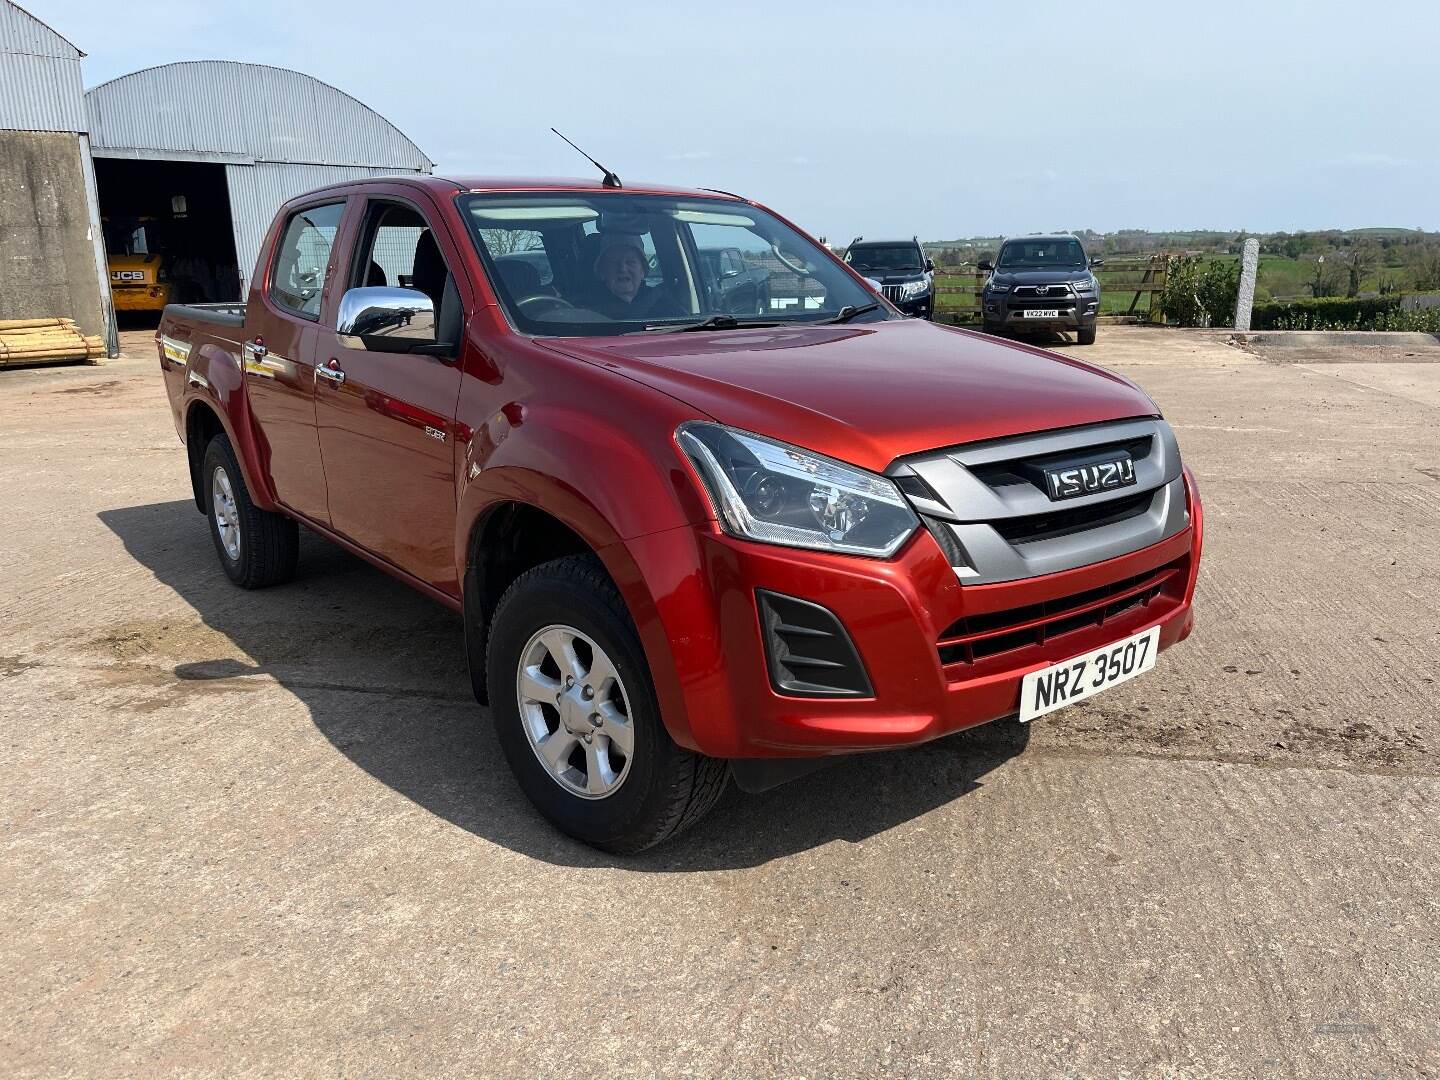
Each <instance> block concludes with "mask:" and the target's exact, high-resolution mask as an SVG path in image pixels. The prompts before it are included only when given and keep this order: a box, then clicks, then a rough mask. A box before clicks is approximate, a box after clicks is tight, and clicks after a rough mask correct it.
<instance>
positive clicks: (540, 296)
mask: <svg viewBox="0 0 1440 1080" xmlns="http://www.w3.org/2000/svg"><path fill="white" fill-rule="evenodd" d="M527 304H528V305H533V304H549V305H551V306H550V307H549V308H547V309H546V310H547V311H553V310H555V309H556V308H573V307H574V306H575V305H574V304H572V303H571V302H570V301H569V300H566V299H565V298H564V297H563V296H550V295H549V294H548V293H536V294H535V295H534V296H522V297H521V298H520V299H519V300H516V301H515V306H516V307H521V308H523V307H525V306H526V305H527ZM529 314H531V315H538V314H540V312H538V311H532V312H529Z"/></svg>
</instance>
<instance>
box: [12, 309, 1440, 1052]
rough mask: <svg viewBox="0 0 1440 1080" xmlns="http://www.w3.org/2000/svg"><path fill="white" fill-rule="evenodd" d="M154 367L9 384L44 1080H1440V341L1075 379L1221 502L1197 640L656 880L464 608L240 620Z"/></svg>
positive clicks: (793, 794) (1110, 360) (1156, 366)
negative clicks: (626, 855) (1105, 386)
mask: <svg viewBox="0 0 1440 1080" xmlns="http://www.w3.org/2000/svg"><path fill="white" fill-rule="evenodd" d="M125 344H126V349H127V352H128V354H129V355H130V356H131V357H134V359H126V360H120V361H113V362H110V363H106V364H104V365H102V366H99V367H59V368H46V369H30V370H5V371H0V523H3V537H4V545H3V557H0V769H3V772H4V776H5V778H6V782H5V783H4V784H3V786H0V848H3V859H0V916H3V919H4V923H5V926H6V933H5V934H4V936H3V938H0V986H3V989H0V1073H3V1074H5V1075H8V1076H105V1077H120V1076H146V1077H152V1076H180V1075H183V1076H221V1075H224V1076H236V1075H253V1076H305V1077H311V1076H319V1075H345V1076H355V1077H369V1076H375V1077H382V1076H383V1077H391V1076H398V1075H426V1076H448V1075H480V1076H539V1075H547V1076H548V1075H574V1074H576V1073H581V1072H583V1073H594V1074H601V1075H613V1076H632V1075H633V1076H653V1075H665V1076H736V1077H753V1076H771V1075H774V1076H787V1077H788V1076H793V1077H802V1076H803V1077H818V1076H925V1077H929V1076H945V1077H949V1076H955V1077H982V1076H983V1077H997V1078H1009V1077H1026V1078H1030V1077H1048V1076H1099V1077H1140V1076H1146V1077H1149V1076H1164V1077H1209V1076H1227V1077H1228V1076H1257V1077H1258V1076H1263V1077H1272V1076H1279V1077H1325V1078H1328V1077H1339V1076H1363V1077H1381V1076H1383V1077H1400V1076H1432V1077H1433V1076H1437V1075H1440V1026H1437V1025H1440V1020H1437V1005H1436V1003H1437V1002H1440V918H1437V916H1440V900H1437V897H1440V888H1437V876H1440V874H1437V869H1440V854H1437V853H1440V824H1437V816H1436V808H1437V802H1440V752H1437V739H1440V735H1437V724H1436V720H1437V718H1440V717H1437V713H1440V709H1437V706H1436V704H1435V702H1436V695H1437V687H1436V685H1435V679H1436V674H1437V667H1440V663H1437V660H1440V618H1437V615H1436V610H1437V607H1440V543H1437V542H1436V540H1435V537H1436V536H1437V534H1440V437H1437V434H1436V432H1437V426H1440V363H1437V360H1440V351H1436V352H1433V353H1432V354H1431V356H1429V357H1427V356H1425V355H1423V354H1422V355H1419V356H1409V355H1407V356H1402V357H1399V358H1394V357H1388V356H1379V355H1372V356H1367V355H1365V354H1364V353H1363V352H1361V353H1357V351H1356V349H1354V348H1353V347H1349V346H1346V347H1343V348H1339V349H1338V350H1331V352H1329V353H1326V352H1325V351H1324V350H1321V351H1320V353H1319V354H1318V355H1312V354H1311V353H1309V352H1307V354H1306V355H1305V357H1304V358H1303V359H1297V358H1295V357H1294V356H1289V355H1286V356H1279V355H1272V354H1267V352H1266V351H1265V350H1256V349H1241V348H1236V347H1234V346H1232V345H1230V344H1228V343H1227V342H1226V340H1225V335H1218V334H1196V333H1183V332H1166V331H1159V330H1148V329H1142V328H1123V327H1103V328H1102V329H1101V333H1100V341H1099V343H1098V344H1097V345H1096V346H1094V347H1093V348H1089V349H1084V350H1080V349H1077V348H1075V347H1073V346H1058V347H1059V348H1061V349H1062V351H1065V352H1066V353H1069V354H1072V355H1083V356H1084V357H1085V358H1087V359H1094V360H1096V361H1098V362H1100V363H1103V364H1106V365H1108V366H1111V367H1114V368H1115V369H1116V370H1119V371H1122V372H1124V373H1126V374H1129V375H1131V376H1132V377H1134V378H1136V379H1137V380H1139V381H1140V382H1141V383H1142V385H1144V386H1145V387H1146V388H1147V389H1148V390H1149V391H1150V392H1151V394H1152V395H1153V396H1154V397H1155V398H1156V400H1157V401H1159V402H1160V404H1161V405H1162V406H1163V408H1164V410H1165V412H1166V415H1167V416H1168V417H1169V418H1170V420H1171V422H1172V423H1173V424H1174V426H1175V429H1176V432H1177V434H1178V435H1179V438H1180V441H1181V445H1182V448H1183V449H1184V451H1185V454H1186V457H1187V460H1188V461H1189V462H1190V464H1191V465H1192V466H1193V467H1194V469H1195V470H1196V472H1197V473H1198V475H1199V480H1200V484H1201V489H1202V492H1203V494H1204V496H1205V499H1206V508H1207V520H1206V525H1207V536H1206V540H1207V547H1206V554H1205V561H1204V565H1203V569H1202V573H1201V584H1200V594H1199V598H1198V601H1197V604H1198V619H1199V625H1198V628H1197V631H1196V633H1195V635H1194V636H1193V637H1192V638H1191V639H1190V640H1189V641H1187V642H1185V643H1184V644H1182V645H1181V646H1179V647H1178V648H1176V649H1174V650H1172V651H1170V652H1167V653H1166V654H1164V655H1163V656H1162V657H1161V659H1160V662H1159V664H1158V666H1157V667H1156V669H1155V671H1154V672H1152V673H1150V674H1149V675H1147V676H1145V677H1143V678H1141V679H1137V680H1135V681H1133V682H1130V683H1128V684H1125V685H1123V686H1120V687H1117V688H1115V689H1114V690H1112V691H1110V692H1108V693H1107V694H1105V695H1102V696H1100V697H1099V698H1097V699H1094V700H1093V701H1091V702H1088V703H1085V704H1083V705H1080V706H1077V707H1074V708H1072V709H1069V710H1065V711H1062V712H1059V713H1056V714H1053V715H1052V716H1049V717H1046V718H1044V719H1043V720H1042V721H1039V722H1037V723H1036V724H1035V725H1034V726H1033V729H1030V730H1028V731H1027V730H1026V729H1019V731H1018V732H1017V731H1016V730H1015V729H1013V728H1011V729H998V728H997V729H993V730H988V731H987V730H981V731H978V732H975V733H973V734H971V735H968V736H964V737H960V738H955V739H949V740H944V741H942V742H939V743H935V744H932V745H930V746H927V747H923V748H920V749H918V750H914V751H909V752H905V753H896V754H887V755H878V756H873V757H867V758H864V759H857V760H853V761H849V762H846V763H844V764H841V765H838V766H836V767H834V768H831V769H829V770H825V771H822V772H819V773H816V774H813V775H811V776H809V777H806V778H804V779H802V780H799V781H796V782H794V783H793V784H790V785H788V786H786V787H783V788H780V789H777V790H775V791H772V792H770V793H767V794H765V795H763V796H754V797H747V796H742V795H740V794H739V793H737V792H735V791H733V790H732V791H731V792H730V793H729V794H727V796H726V797H725V798H724V800H723V801H722V803H721V805H720V807H719V808H718V809H717V811H716V812H715V814H714V815H713V816H712V817H711V818H710V819H708V820H707V821H706V822H705V823H704V824H703V825H702V826H701V827H700V828H699V829H697V830H696V831H695V832H694V833H692V834H689V835H687V836H686V837H684V838H682V839H681V840H680V841H678V842H676V843H674V844H672V845H670V846H667V847H663V848H661V849H659V850H657V851H653V852H650V853H647V854H646V855H644V856H641V857H638V858H632V859H614V858H609V857H605V856H602V855H600V854H597V853H595V852H593V851H590V850H588V849H586V848H583V847H579V846H577V845H575V844H573V843H571V842H569V841H568V840H566V839H565V838H563V837H561V836H559V835H558V834H556V833H555V832H553V831H552V830H550V829H549V828H548V827H547V826H546V825H544V824H543V822H541V821H540V820H539V819H538V818H537V817H536V816H535V815H534V814H533V813H532V811H531V810H530V808H529V807H528V805H527V804H526V803H525V802H524V801H523V798H522V797H521V795H520V793H519V791H518V789H517V788H516V787H515V785H514V783H513V782H512V781H511V779H510V777H509V775H508V773H507V772H506V770H505V768H504V765H503V762H502V761H501V760H500V758H499V754H498V748H497V746H496V744H495V741H494V738H493V736H492V735H491V733H490V731H489V729H488V726H487V716H486V713H485V712H484V710H482V709H480V708H479V707H478V706H476V705H475V704H474V703H473V702H472V701H471V700H470V698H469V691H468V683H467V679H466V676H465V670H464V661H463V656H462V653H461V640H460V625H459V621H458V619H457V618H456V617H455V616H454V615H453V614H451V613H449V612H447V611H444V610H442V609H440V608H438V607H436V606H434V605H432V604H430V603H429V602H427V601H425V600H424V599H422V598H420V597H419V596H417V595H414V594H411V593H410V592H408V591H407V590H406V589H405V588H404V587H402V586H400V585H398V584H397V583H395V582H393V581H391V580H390V579H388V578H386V577H384V576H383V575H381V574H379V573H378V572H376V571H374V570H372V569H370V568H369V567H367V566H366V565H364V564H362V563H360V562H359V561H358V560H356V559H354V558H352V557H350V556H348V555H345V554H344V553H342V552H340V551H338V550H336V549H335V548H333V547H331V546H329V545H328V544H325V543H324V542H321V541H319V540H316V539H314V538H310V537H307V538H306V539H305V540H304V542H303V543H302V567H301V574H300V577H299V579H298V580H297V581H296V582H295V583H294V584H292V585H289V586H286V587H283V588H280V589H274V590H270V591H267V592H264V593H255V594H247V593H242V592H240V591H238V590H236V589H233V588H232V587H231V586H230V585H229V584H228V583H227V582H226V580H225V579H224V577H223V575H222V574H221V572H220V569H219V567H218V566H217V565H216V564H215V555H214V552H213V550H212V548H211V546H210V541H209V538H208V535H207V533H206V530H205V523H204V519H203V518H201V517H200V515H199V514H198V513H196V511H195V509H194V506H193V503H191V502H190V501H189V485H188V481H187V478H186V475H185V460H184V455H183V453H182V452H181V449H180V446H179V444H178V442H177V440H176V438H175V433H174V430H173V428H172V426H171V422H170V418H169V415H168V412H167V410H166V408H165V405H164V394H163V388H162V387H161V384H160V378H159V372H158V365H157V362H156V360H155V359H154V353H153V345H151V344H150V343H149V341H148V335H146V334H143V333H140V334H129V335H126V342H125ZM1027 744H1028V745H1027Z"/></svg>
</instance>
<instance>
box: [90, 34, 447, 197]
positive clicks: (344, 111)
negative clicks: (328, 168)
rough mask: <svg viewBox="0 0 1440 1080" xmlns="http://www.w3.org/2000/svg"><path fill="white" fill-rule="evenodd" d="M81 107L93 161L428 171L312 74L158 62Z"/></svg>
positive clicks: (395, 136)
mask: <svg viewBox="0 0 1440 1080" xmlns="http://www.w3.org/2000/svg"><path fill="white" fill-rule="evenodd" d="M85 106H86V111H87V113H88V116H89V125H90V139H91V144H92V146H93V147H94V151H95V153H96V154H97V155H100V156H137V157H164V156H166V155H167V154H173V155H176V156H181V157H186V158H191V159H197V160H214V161H226V162H232V163H237V164H248V163H253V162H281V163H293V164H303V165H346V166H363V167H368V168H382V169H396V170H403V171H413V172H429V171H430V170H431V169H432V168H433V167H434V165H433V163H432V162H431V161H430V159H429V158H428V157H426V156H425V154H424V153H422V152H421V150H420V148H419V147H418V146H416V145H415V143H413V142H412V141H411V140H410V139H409V138H408V137H406V135H405V134H404V133H403V132H401V131H400V129H399V128H397V127H396V126H395V125H394V124H392V123H390V121H388V120H386V119H385V118H384V117H383V116H381V115H380V114H379V113H377V112H376V111H375V110H374V109H372V108H370V107H369V106H368V105H365V104H364V103H363V102H360V101H357V100H356V99H355V98H353V97H351V96H350V95H349V94H346V93H344V92H343V91H341V90H337V89H336V88H335V87H333V86H330V85H329V84H328V83H323V82H321V81H320V80H319V79H316V78H314V77H313V76H310V75H305V74H303V73H301V72H298V71H291V70H289V69H288V68H277V67H270V66H269V65H266V64H244V63H238V62H236V61H232V60H188V61H182V62H179V63H174V64H162V65H160V66H159V67H152V68H145V69H144V70H142V71H136V72H132V73H131V74H129V75H122V76H121V77H120V78H118V79H112V80H110V81H109V82H107V83H102V84H100V85H99V86H96V87H94V88H93V89H91V90H89V91H87V92H86V94H85Z"/></svg>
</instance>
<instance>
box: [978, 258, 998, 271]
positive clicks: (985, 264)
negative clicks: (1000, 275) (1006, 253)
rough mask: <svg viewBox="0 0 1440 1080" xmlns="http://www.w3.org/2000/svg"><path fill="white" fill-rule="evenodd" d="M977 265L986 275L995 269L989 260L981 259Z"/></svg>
mask: <svg viewBox="0 0 1440 1080" xmlns="http://www.w3.org/2000/svg"><path fill="white" fill-rule="evenodd" d="M977 265H978V266H979V268H980V269H981V270H984V271H985V272H986V273H989V272H990V271H991V270H994V269H995V267H994V265H993V264H992V263H991V262H990V260H989V259H981V260H980V262H979V263H978V264H977Z"/></svg>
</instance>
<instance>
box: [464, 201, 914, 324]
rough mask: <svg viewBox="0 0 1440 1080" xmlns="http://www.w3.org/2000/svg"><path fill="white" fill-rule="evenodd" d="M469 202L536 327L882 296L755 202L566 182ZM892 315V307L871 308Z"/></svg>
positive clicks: (517, 310)
mask: <svg viewBox="0 0 1440 1080" xmlns="http://www.w3.org/2000/svg"><path fill="white" fill-rule="evenodd" d="M460 205H461V209H462V210H463V212H464V215H465V219H466V221H467V222H468V224H469V226H470V231H471V235H472V237H473V239H474V241H475V246H476V248H477V250H478V251H479V252H480V257H481V261H482V262H484V264H485V267H486V270H487V272H488V273H489V275H490V280H491V282H492V283H493V284H494V286H495V291H496V293H497V295H498V296H499V299H500V302H501V304H502V305H503V306H504V307H505V310H506V312H507V313H508V314H509V316H510V319H511V321H512V323H514V324H515V326H517V327H518V328H519V329H521V330H522V331H524V332H526V333H531V334H536V335H546V336H561V337H582V336H590V335H608V334H626V333H643V332H658V331H663V330H666V329H679V328H681V327H684V326H686V325H693V324H694V323H696V322H699V321H702V320H706V319H711V318H713V317H715V316H730V317H732V318H733V320H734V322H735V323H738V324H739V325H741V326H744V325H752V324H756V323H763V324H771V323H779V324H788V323H802V322H812V321H819V320H822V319H825V318H829V317H833V316H835V315H837V314H839V313H840V312H841V311H842V310H843V309H844V308H846V307H847V306H850V307H863V306H866V305H869V304H873V303H874V302H875V297H874V296H873V295H872V294H871V293H870V292H868V291H867V290H866V289H865V288H864V287H863V286H861V285H860V284H859V283H858V282H856V281H855V280H854V279H853V278H852V277H851V276H850V275H849V274H847V273H845V271H844V270H842V269H841V268H840V267H839V266H837V265H835V262H834V261H833V259H831V257H830V256H829V254H828V253H827V252H825V251H823V250H821V249H820V247H819V246H818V245H817V244H816V243H815V242H814V241H813V240H811V239H809V238H808V237H806V236H805V235H803V234H802V233H799V232H797V231H796V230H794V229H792V228H791V227H789V226H788V225H786V224H784V223H783V222H781V221H780V220H779V219H777V218H775V217H774V216H772V215H770V214H767V213H766V212H764V211H763V210H759V209H757V208H755V207H753V206H749V205H746V204H744V203H737V202H734V201H730V200H722V199H705V198H681V197H672V196H664V195H630V194H625V193H618V192H564V193H554V194H549V193H546V194H538V195H537V194H531V193H521V194H493V195H462V196H460ZM888 317H889V312H888V309H886V308H884V307H883V306H882V307H880V308H878V309H877V310H875V311H873V312H868V313H866V314H864V315H862V316H860V318H861V319H862V320H866V319H872V318H881V319H883V318H888ZM721 321H723V322H725V323H729V321H730V320H729V319H726V320H721Z"/></svg>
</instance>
